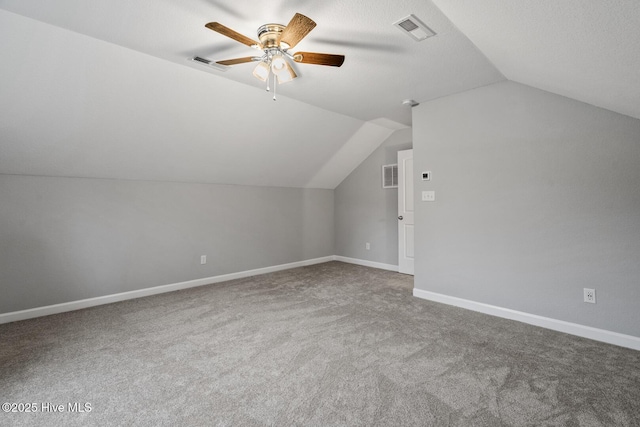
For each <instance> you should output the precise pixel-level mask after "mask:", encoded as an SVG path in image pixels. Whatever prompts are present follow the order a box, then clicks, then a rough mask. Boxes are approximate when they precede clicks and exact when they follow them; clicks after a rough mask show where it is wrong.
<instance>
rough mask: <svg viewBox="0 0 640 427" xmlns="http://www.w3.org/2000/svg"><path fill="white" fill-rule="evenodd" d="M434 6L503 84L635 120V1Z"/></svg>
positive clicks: (638, 40)
mask: <svg viewBox="0 0 640 427" xmlns="http://www.w3.org/2000/svg"><path fill="white" fill-rule="evenodd" d="M434 3H435V4H436V5H437V6H438V7H439V8H440V9H441V10H442V11H443V12H444V13H445V14H446V15H447V16H448V17H449V18H450V19H451V20H452V21H453V22H454V23H455V24H456V26H457V27H458V28H459V29H460V30H461V31H462V32H463V33H464V34H465V35H466V36H467V37H469V38H470V39H471V41H472V42H473V43H474V44H475V45H476V46H478V48H480V50H481V51H482V53H484V54H485V55H486V56H487V58H489V60H490V61H491V62H492V63H493V64H494V65H495V66H496V67H497V68H498V69H499V70H500V71H501V72H502V73H503V74H504V75H505V77H506V78H507V79H509V80H513V81H516V82H519V83H523V84H526V85H529V86H534V87H536V88H538V89H543V90H546V91H549V92H553V93H557V94H559V95H563V96H566V97H569V98H573V99H577V100H579V101H583V102H586V103H588V104H592V105H595V106H598V107H602V108H606V109H608V110H612V111H615V112H617V113H621V114H625V115H628V116H631V117H635V118H638V119H640V1H638V0H606V1H589V0H586V1H585V0H562V1H557V0H518V1H509V0H483V1H476V0H455V1H450V0H434Z"/></svg>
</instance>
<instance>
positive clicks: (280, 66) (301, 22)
mask: <svg viewBox="0 0 640 427" xmlns="http://www.w3.org/2000/svg"><path fill="white" fill-rule="evenodd" d="M205 26H206V27H207V28H209V29H210V30H213V31H215V32H217V33H220V34H222V35H223V36H227V37H229V38H231V39H233V40H235V41H237V42H240V43H242V44H245V45H247V46H249V47H252V48H254V49H258V50H262V52H263V54H262V55H261V56H246V57H244V58H235V59H227V60H224V61H216V63H217V64H220V65H236V64H243V63H246V62H258V65H257V66H256V68H255V69H254V70H253V75H254V76H255V77H256V78H258V79H259V80H262V81H266V82H267V91H268V90H269V77H270V76H271V75H272V74H273V76H274V77H273V80H274V90H275V81H276V79H277V81H278V83H280V84H282V83H286V82H290V81H291V80H293V79H295V78H296V77H298V76H297V75H296V73H295V71H294V70H293V68H292V67H291V65H290V64H289V62H288V61H287V60H292V61H294V62H298V63H300V64H316V65H328V66H331V67H339V66H341V65H342V63H343V62H344V55H333V54H329V53H316V52H296V53H293V54H292V53H290V52H289V49H293V48H294V47H295V46H296V45H297V44H298V43H299V42H300V40H302V39H303V38H304V37H305V36H306V35H307V34H309V32H310V31H311V30H313V29H314V28H315V26H316V23H315V22H314V21H313V20H312V19H311V18H308V17H306V16H304V15H302V14H300V13H296V14H295V15H294V16H293V18H291V21H289V24H287V26H284V25H282V24H265V25H262V26H260V28H258V40H260V41H259V42H257V41H254V40H252V39H250V38H249V37H246V36H244V35H242V34H240V33H238V32H236V31H234V30H232V29H231V28H228V27H225V26H224V25H222V24H220V23H219V22H209V23H208V24H206V25H205ZM273 99H274V100H275V95H274V98H273Z"/></svg>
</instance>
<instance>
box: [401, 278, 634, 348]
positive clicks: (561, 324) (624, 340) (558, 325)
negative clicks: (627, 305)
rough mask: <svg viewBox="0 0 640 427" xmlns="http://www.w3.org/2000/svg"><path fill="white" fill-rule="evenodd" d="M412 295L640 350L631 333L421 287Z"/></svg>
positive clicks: (414, 290)
mask: <svg viewBox="0 0 640 427" xmlns="http://www.w3.org/2000/svg"><path fill="white" fill-rule="evenodd" d="M413 296H414V297H418V298H422V299H426V300H429V301H435V302H439V303H443V304H448V305H454V306H456V307H461V308H466V309H467V310H473V311H478V312H480V313H485V314H490V315H492V316H497V317H502V318H505V319H511V320H517V321H519V322H523V323H528V324H530V325H535V326H540V327H543V328H547V329H552V330H554V331H559V332H564V333H567V334H571V335H577V336H579V337H583V338H589V339H592V340H595V341H602V342H606V343H608V344H614V345H618V346H620V347H627V348H631V349H633V350H640V337H634V336H633V335H625V334H620V333H618V332H612V331H607V330H604V329H597V328H592V327H591V326H584V325H579V324H577V323H571V322H565V321H564V320H557V319H551V318H549V317H542V316H538V315H535V314H530V313H524V312H522V311H516V310H511V309H508V308H502V307H497V306H495V305H489V304H484V303H481V302H475V301H471V300H466V299H462V298H457V297H452V296H448V295H443V294H438V293H435V292H429V291H423V290H422V289H417V288H413Z"/></svg>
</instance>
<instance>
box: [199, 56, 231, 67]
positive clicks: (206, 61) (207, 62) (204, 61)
mask: <svg viewBox="0 0 640 427" xmlns="http://www.w3.org/2000/svg"><path fill="white" fill-rule="evenodd" d="M191 60H192V61H194V62H199V63H200V64H202V65H208V66H209V67H211V68H215V69H216V70H218V71H227V70H228V69H229V67H228V66H226V65H220V64H217V63H215V62H213V61H211V60H210V59H207V58H202V57H201V56H194V57H193V58H191Z"/></svg>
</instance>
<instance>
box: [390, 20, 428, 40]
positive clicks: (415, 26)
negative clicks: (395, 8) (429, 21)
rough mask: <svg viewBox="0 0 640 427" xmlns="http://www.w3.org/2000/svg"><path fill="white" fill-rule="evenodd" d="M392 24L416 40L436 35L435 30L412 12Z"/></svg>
mask: <svg viewBox="0 0 640 427" xmlns="http://www.w3.org/2000/svg"><path fill="white" fill-rule="evenodd" d="M393 25H395V26H396V27H398V28H400V30H401V31H402V32H403V33H405V34H407V35H409V37H411V38H412V39H414V40H416V41H422V40H425V39H428V38H429V37H433V36H435V35H436V33H435V31H433V30H432V29H431V28H429V27H427V26H426V25H425V24H424V22H422V21H421V20H419V19H418V18H417V17H416V16H415V15H413V14H412V15H409V16H407V17H405V18H402V19H401V20H399V21H397V22H394V23H393Z"/></svg>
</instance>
